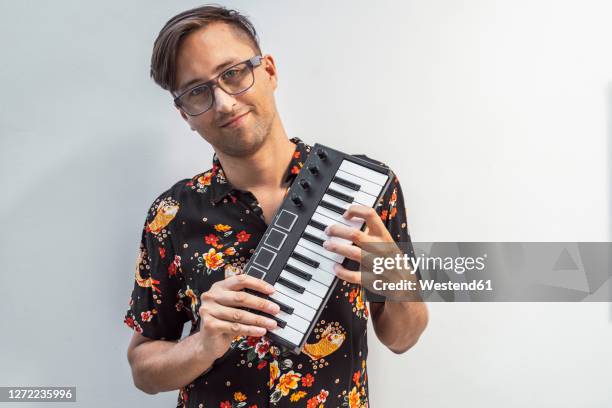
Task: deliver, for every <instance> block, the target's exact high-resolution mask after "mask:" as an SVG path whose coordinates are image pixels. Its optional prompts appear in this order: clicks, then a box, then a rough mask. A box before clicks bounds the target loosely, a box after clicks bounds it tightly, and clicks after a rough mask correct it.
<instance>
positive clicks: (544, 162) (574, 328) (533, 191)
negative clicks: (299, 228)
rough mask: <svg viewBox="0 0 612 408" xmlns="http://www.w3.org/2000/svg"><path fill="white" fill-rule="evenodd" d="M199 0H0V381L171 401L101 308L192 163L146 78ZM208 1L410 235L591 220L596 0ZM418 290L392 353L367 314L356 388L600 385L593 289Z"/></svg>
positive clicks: (607, 64) (117, 310)
mask: <svg viewBox="0 0 612 408" xmlns="http://www.w3.org/2000/svg"><path fill="white" fill-rule="evenodd" d="M199 4H201V3H200V2H195V1H183V2H181V4H180V5H175V4H173V3H171V2H162V1H142V0H134V1H130V2H119V1H111V2H104V3H95V4H94V3H91V4H85V3H83V2H79V1H76V0H70V1H69V0H64V1H61V2H42V1H39V2H33V1H23V2H17V1H14V2H8V1H5V2H0V49H2V57H1V64H0V83H1V84H2V90H1V92H0V106H2V108H1V109H0V183H1V186H2V191H4V194H3V200H1V201H0V214H1V215H0V223H1V224H2V226H3V230H2V233H1V234H0V259H1V262H2V263H1V264H2V268H1V274H0V299H1V300H0V313H2V316H3V317H4V318H3V323H2V325H1V326H2V336H0V350H1V352H0V355H1V356H2V358H1V360H2V369H1V370H0V385H51V384H55V385H65V384H75V385H77V386H78V395H79V403H78V404H77V405H79V406H84V407H94V406H95V407H97V406H100V407H111V406H113V407H114V406H127V405H129V404H134V406H140V405H144V404H148V405H147V406H159V407H162V406H172V405H170V404H173V403H174V401H175V399H176V393H174V392H172V393H167V394H163V395H158V396H155V397H150V396H147V395H145V394H142V393H140V392H139V391H137V390H136V389H134V388H133V386H132V384H131V377H130V373H129V367H128V365H127V361H126V360H125V349H126V346H127V342H128V341H129V337H130V333H129V330H128V329H126V328H125V327H123V323H122V322H121V320H122V315H123V312H124V310H125V308H126V305H127V300H128V296H129V293H130V291H131V284H132V279H133V275H132V271H133V265H134V262H135V255H136V249H137V243H138V239H139V234H140V228H141V226H142V222H143V221H144V216H145V211H146V208H147V206H148V205H149V204H150V202H151V201H152V199H153V198H154V197H155V196H156V195H157V194H158V193H159V192H161V191H162V190H163V189H165V188H167V187H168V186H169V185H171V184H172V183H174V182H175V181H176V180H178V179H180V178H184V177H188V176H191V175H193V174H195V173H196V172H199V171H201V170H204V169H206V168H208V167H209V165H210V156H211V149H210V148H209V147H208V146H207V145H206V143H205V142H204V141H202V140H201V139H200V138H199V136H197V135H196V134H195V133H192V132H190V131H189V128H188V127H186V125H185V124H184V123H183V122H182V119H180V117H179V116H178V115H177V114H176V113H175V111H174V110H173V108H172V106H171V101H170V99H169V98H168V95H167V94H165V93H164V92H163V91H162V90H161V89H159V88H157V87H156V86H155V85H154V84H153V82H152V81H151V80H150V79H149V78H148V67H149V58H150V52H151V46H152V43H153V40H154V38H155V36H156V35H157V32H158V31H159V29H160V28H161V26H162V25H163V24H164V23H165V21H166V20H168V19H169V18H170V17H171V16H172V15H174V14H176V13H177V12H179V11H181V10H183V9H186V8H188V7H191V6H195V5H199ZM224 4H227V5H229V6H235V7H237V8H239V9H241V10H243V11H244V12H246V14H248V15H250V16H251V17H252V19H253V21H254V23H255V25H256V27H257V28H258V29H259V32H260V34H261V39H262V45H263V49H264V52H269V53H271V54H273V55H274V56H275V58H276V62H277V66H278V68H279V70H280V87H279V90H278V105H279V109H280V113H281V117H282V118H283V120H284V123H285V126H286V128H287V130H288V132H289V134H290V135H291V136H299V137H301V138H302V139H304V140H305V141H307V142H309V143H314V142H317V141H318V142H322V143H326V144H329V145H332V146H337V147H339V148H343V149H346V150H348V151H352V152H355V153H366V154H368V156H371V157H375V158H378V159H380V160H383V161H385V162H387V163H388V164H390V165H391V166H392V167H393V168H394V170H395V171H396V172H397V173H398V175H399V177H400V180H401V181H402V185H403V188H404V192H405V198H406V203H407V206H408V211H409V223H410V224H409V226H410V230H411V233H412V236H413V239H414V240H416V241H605V240H610V238H611V235H612V221H611V220H610V214H611V211H612V206H611V202H610V192H611V187H610V186H611V184H612V183H611V180H610V174H611V173H612V171H611V161H612V147H611V145H612V144H611V140H612V124H611V123H612V53H610V38H612V24H610V19H609V16H610V15H611V13H612V3H610V2H607V1H593V0H583V1H580V2H579V1H543V0H531V1H516V0H515V1H510V0H487V1H484V0H483V1H476V0H471V1H462V2H458V1H452V0H428V1H419V2H416V1H402V2H399V1H396V2H391V1H386V2H384V1H382V2H376V3H372V2H366V1H359V2H356V1H336V2H333V3H332V2H299V3H298V2H281V1H261V2H257V3H255V2H248V1H234V2H228V3H224ZM602 290H612V288H609V287H606V288H602ZM430 311H431V319H430V325H429V328H428V329H427V331H426V333H425V334H424V335H423V337H422V339H421V342H420V343H419V344H418V345H417V346H416V347H415V348H414V349H413V350H411V351H409V352H408V353H406V354H404V355H401V356H396V355H394V354H392V353H390V352H389V351H386V350H384V349H383V348H382V347H381V346H380V344H379V343H377V341H376V339H375V337H374V336H372V338H371V342H370V349H371V355H370V359H369V366H370V369H369V375H370V389H371V398H372V406H373V407H387V406H419V407H432V408H436V407H448V406H451V405H454V406H468V405H469V406H471V407H475V408H478V407H483V408H484V407H490V406H497V407H515V406H528V407H558V406H581V407H609V406H610V405H611V404H612V381H611V376H610V372H609V367H610V366H612V351H611V348H610V344H612V319H611V314H612V308H611V307H610V305H609V304H604V303H591V304H587V303H581V304H513V303H509V304H430ZM7 316H9V318H8V319H7ZM71 406H74V404H72V405H71Z"/></svg>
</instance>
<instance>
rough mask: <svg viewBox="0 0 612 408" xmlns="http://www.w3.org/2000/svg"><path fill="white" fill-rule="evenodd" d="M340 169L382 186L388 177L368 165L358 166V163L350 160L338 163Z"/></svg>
mask: <svg viewBox="0 0 612 408" xmlns="http://www.w3.org/2000/svg"><path fill="white" fill-rule="evenodd" d="M340 170H344V171H346V172H347V173H351V174H353V175H355V176H357V177H361V178H362V179H365V180H369V181H371V182H373V183H376V184H378V185H380V186H384V185H385V183H386V182H387V179H388V178H389V176H387V175H386V174H382V173H379V172H377V171H376V170H372V169H370V168H368V167H364V166H360V165H359V164H357V163H355V162H352V161H350V160H344V161H343V162H342V164H340Z"/></svg>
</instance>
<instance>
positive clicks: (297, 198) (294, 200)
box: [291, 193, 302, 207]
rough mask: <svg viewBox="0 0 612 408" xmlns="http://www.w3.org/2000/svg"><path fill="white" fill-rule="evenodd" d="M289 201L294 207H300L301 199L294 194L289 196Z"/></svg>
mask: <svg viewBox="0 0 612 408" xmlns="http://www.w3.org/2000/svg"><path fill="white" fill-rule="evenodd" d="M291 201H293V204H295V206H296V207H301V206H302V197H300V196H299V195H297V194H295V193H293V194H291Z"/></svg>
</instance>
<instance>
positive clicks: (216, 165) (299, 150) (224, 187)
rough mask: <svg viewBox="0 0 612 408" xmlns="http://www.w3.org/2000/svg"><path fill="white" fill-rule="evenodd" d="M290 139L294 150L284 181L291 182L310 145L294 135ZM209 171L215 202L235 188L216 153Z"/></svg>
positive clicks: (306, 155) (298, 170)
mask: <svg viewBox="0 0 612 408" xmlns="http://www.w3.org/2000/svg"><path fill="white" fill-rule="evenodd" d="M290 140H291V142H292V143H294V144H295V150H294V151H293V155H292V156H291V161H290V162H289V166H287V170H285V174H286V175H285V178H284V181H285V183H287V182H293V180H295V177H296V176H297V174H298V173H299V172H300V169H301V168H302V166H304V162H305V161H306V158H307V157H308V154H309V153H310V146H309V145H307V144H306V143H304V142H303V141H302V140H301V139H300V138H297V137H294V138H291V139H290ZM211 172H212V174H211V176H212V177H211V181H210V188H211V193H212V195H211V201H212V202H213V203H215V204H216V203H219V202H220V201H221V200H222V199H223V198H225V197H226V196H227V195H229V194H230V193H231V192H232V191H234V190H236V188H234V186H232V184H231V183H230V182H229V181H227V178H226V177H225V173H224V172H223V167H221V162H220V161H219V158H218V157H217V154H216V153H215V154H214V155H213V166H212V170H211Z"/></svg>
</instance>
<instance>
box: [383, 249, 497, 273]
mask: <svg viewBox="0 0 612 408" xmlns="http://www.w3.org/2000/svg"><path fill="white" fill-rule="evenodd" d="M486 257H487V254H484V255H483V256H478V257H471V256H463V257H461V256H458V257H451V256H447V257H444V258H443V257H441V256H425V255H424V254H421V255H420V256H418V257H414V256H409V255H408V254H396V255H395V257H375V258H374V259H373V260H372V261H373V267H372V272H373V273H375V274H376V275H380V274H382V273H383V272H384V271H385V270H387V271H388V270H406V271H408V270H409V271H410V273H411V274H414V273H415V271H416V270H417V269H419V270H423V269H425V270H429V271H434V270H446V271H454V272H455V273H456V274H459V275H461V274H463V273H465V272H470V271H482V270H484V269H485V263H484V260H485V259H486Z"/></svg>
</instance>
